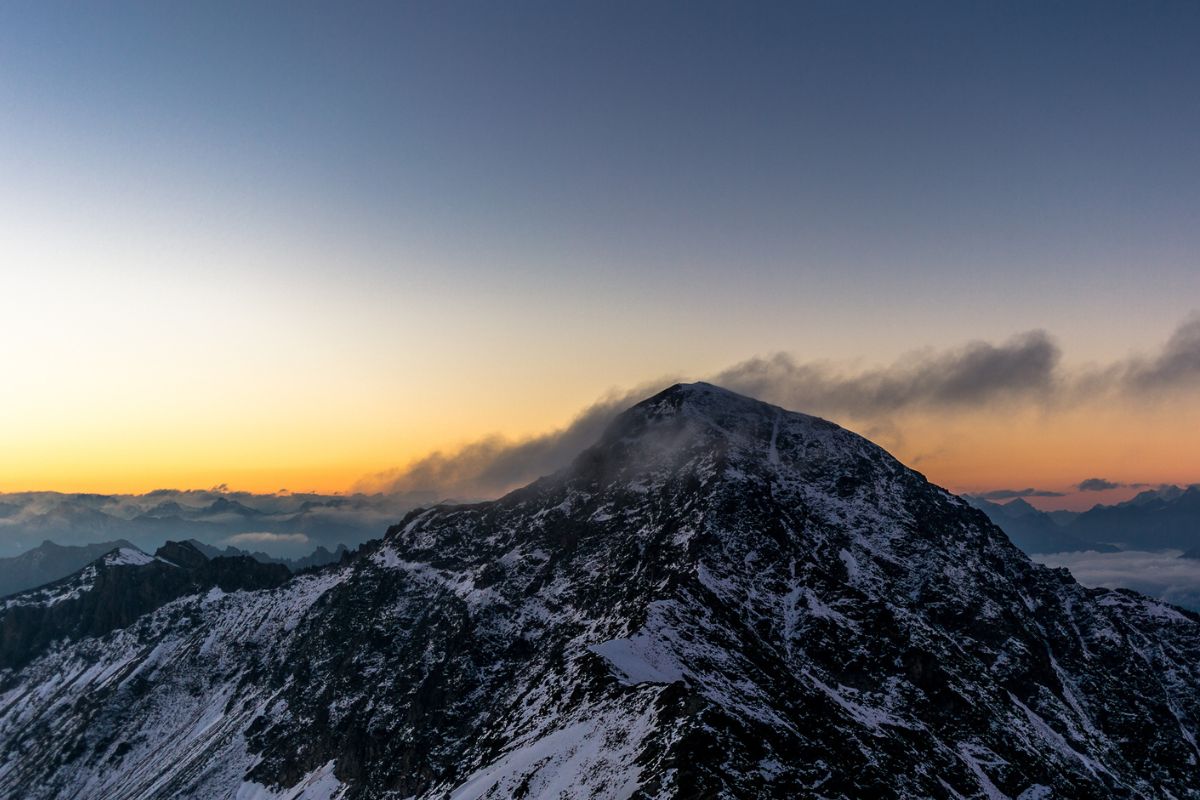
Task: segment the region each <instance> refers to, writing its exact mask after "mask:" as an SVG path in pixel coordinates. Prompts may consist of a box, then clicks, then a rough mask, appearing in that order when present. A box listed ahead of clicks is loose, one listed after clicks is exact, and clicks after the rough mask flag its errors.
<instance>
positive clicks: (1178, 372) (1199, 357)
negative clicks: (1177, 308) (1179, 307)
mask: <svg viewBox="0 0 1200 800" xmlns="http://www.w3.org/2000/svg"><path fill="white" fill-rule="evenodd" d="M1121 381H1122V382H1123V384H1124V386H1125V388H1126V389H1127V390H1129V391H1141V392H1145V391H1153V392H1157V391H1161V390H1164V389H1173V388H1178V387H1180V386H1200V314H1192V315H1191V316H1190V317H1188V319H1187V320H1185V321H1184V323H1183V324H1182V325H1180V326H1179V327H1178V328H1176V329H1175V332H1174V333H1173V334H1171V338H1170V339H1168V340H1167V343H1166V345H1165V346H1164V347H1163V350H1162V352H1161V353H1160V354H1159V355H1157V356H1155V357H1153V358H1133V359H1130V360H1129V361H1128V362H1127V363H1126V364H1125V365H1124V369H1123V374H1122V375H1121Z"/></svg>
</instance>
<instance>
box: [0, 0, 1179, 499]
mask: <svg viewBox="0 0 1200 800" xmlns="http://www.w3.org/2000/svg"><path fill="white" fill-rule="evenodd" d="M1198 42H1200V5H1197V4H1195V3H1184V2H1146V3H1135V2H1128V3H1102V2H1101V3H1095V2H1089V3H1034V2H1028V3H999V2H965V3H964V2H947V3H925V2H919V3H890V2H887V3H885V2H880V3H856V2H809V3H781V4H772V3H763V4H753V5H747V4H740V3H712V4H710V3H679V4H674V3H649V4H646V3H623V2H616V3H599V2H596V3H560V2H546V3H527V2H517V3H492V2H478V3H457V2H451V3H386V4H385V3H380V4H358V3H337V4H335V3H291V2H288V3H282V2H281V3H228V4H226V3H219V2H205V3H150V2H147V3H95V4H77V3H61V4H60V3H55V2H44V1H43V2H36V3H21V2H13V3H4V4H3V5H0V270H2V278H3V282H2V289H3V291H0V342H2V347H3V349H2V350H0V353H2V360H0V364H2V365H3V377H2V382H0V387H2V390H0V491H15V490H33V489H55V490H69V491H83V490H86V491H102V492H115V491H146V490H150V489H153V488H158V487H167V486H171V487H180V488H187V487H207V486H211V485H214V484H218V483H227V484H229V485H230V486H231V487H235V488H240V489H249V490H255V491H273V490H277V489H280V488H284V487H286V488H289V489H292V490H310V489H316V490H321V491H347V490H351V489H353V488H363V487H369V486H370V485H371V481H372V477H371V476H379V475H380V474H381V473H382V474H384V475H387V474H391V473H389V471H390V470H395V469H396V468H403V467H404V466H405V465H406V464H408V463H409V462H412V461H414V460H416V459H419V458H421V457H422V456H424V455H426V454H428V453H430V452H431V451H435V450H441V451H443V452H447V453H453V452H454V451H455V450H456V449H457V448H460V447H462V446H463V445H466V444H469V443H471V442H476V441H478V440H480V439H482V438H484V437H488V436H492V435H498V436H501V437H507V439H510V440H520V439H522V438H523V437H529V436H534V435H538V434H543V433H546V432H548V431H553V430H556V429H560V428H564V427H565V426H568V425H569V424H570V423H571V422H572V420H573V419H575V417H576V415H578V414H579V413H580V412H581V411H582V410H583V409H585V408H587V407H589V406H591V405H592V404H593V403H595V402H597V401H598V400H600V399H603V398H610V399H612V398H621V397H623V396H625V394H626V393H628V392H631V391H634V390H636V389H638V388H641V387H650V388H652V387H655V386H658V385H665V383H666V382H668V381H670V380H673V379H677V378H686V379H717V378H719V377H721V376H725V377H726V378H728V379H729V380H730V381H733V382H734V383H735V384H737V385H736V386H735V387H734V388H746V389H747V390H749V389H750V388H753V387H757V388H758V391H757V393H758V394H760V395H762V396H764V397H765V399H768V400H772V401H773V402H779V403H781V404H785V405H792V407H794V408H796V410H801V411H812V412H814V413H820V414H821V415H823V416H826V417H829V418H831V419H834V420H836V421H839V422H842V423H843V424H845V425H847V426H848V427H850V428H852V429H854V430H858V431H860V432H863V433H866V434H867V435H870V436H872V438H875V439H876V440H877V441H879V442H880V443H881V444H884V445H885V446H887V447H889V448H890V449H892V450H893V452H895V453H896V455H897V456H899V457H900V458H901V459H902V460H905V461H907V462H908V463H910V464H912V465H914V466H915V467H916V468H917V469H920V470H922V471H923V472H925V473H926V474H927V475H928V476H929V477H930V478H931V479H933V480H935V481H936V482H938V483H941V484H943V485H946V486H948V487H949V488H951V489H954V490H958V491H988V490H998V489H1025V488H1034V489H1038V490H1039V491H1042V492H1046V493H1049V492H1055V493H1062V495H1063V496H1048V497H1041V498H1036V499H1035V501H1036V502H1038V503H1040V504H1041V505H1042V506H1043V507H1063V506H1071V507H1077V506H1079V505H1090V504H1091V503H1092V502H1095V501H1097V500H1101V499H1116V498H1119V497H1124V496H1128V495H1129V494H1131V493H1132V492H1133V491H1136V490H1137V488H1140V487H1141V486H1142V485H1153V484H1157V483H1163V482H1173V483H1191V482H1197V481H1200V322H1197V317H1196V316H1194V315H1195V313H1196V312H1197V310H1198V309H1200V45H1198ZM1039 331H1040V332H1044V333H1038V332H1039ZM1031 332H1032V333H1031ZM1014 337H1016V338H1014ZM973 342H974V343H976V344H974V345H972V344H971V343H973ZM983 343H987V344H983ZM781 353H782V354H786V356H787V358H786V359H783V360H775V361H768V360H767V359H770V357H771V356H773V355H774V354H781ZM755 358H759V359H763V360H762V361H757V362H755V361H751V360H752V359H755ZM747 362H749V363H747ZM764 365H768V366H770V365H774V366H770V368H769V369H766V368H765V367H764ZM756 370H757V371H756ZM763 374H766V375H767V377H766V378H764V379H762V380H760V381H759V382H758V383H755V382H754V381H755V380H757V379H756V378H755V377H754V376H756V375H758V376H760V377H761V375H763ZM946 374H949V375H950V376H951V377H950V378H944V377H943V376H944V375H946ZM930 387H933V388H930ZM867 395H870V397H871V398H872V402H866V401H864V400H862V399H861V398H863V397H864V396H867ZM800 401H803V402H805V403H806V405H807V406H808V407H800V406H796V405H794V403H795V402H800ZM614 402H616V400H614ZM1088 478H1103V479H1105V480H1106V481H1109V482H1112V483H1116V484H1123V485H1122V486H1118V487H1116V488H1113V489H1110V490H1108V491H1105V492H1084V493H1080V492H1078V491H1076V487H1077V485H1078V484H1079V482H1080V481H1083V480H1085V479H1088Z"/></svg>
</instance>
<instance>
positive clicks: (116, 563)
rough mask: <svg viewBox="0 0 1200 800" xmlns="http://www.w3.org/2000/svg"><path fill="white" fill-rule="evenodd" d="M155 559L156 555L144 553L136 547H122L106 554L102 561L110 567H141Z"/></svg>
mask: <svg viewBox="0 0 1200 800" xmlns="http://www.w3.org/2000/svg"><path fill="white" fill-rule="evenodd" d="M153 560H154V556H151V555H148V554H146V553H143V552H142V551H141V550H139V549H137V548H136V547H121V548H118V549H116V550H113V551H112V552H111V553H108V554H107V555H105V556H104V557H103V558H102V559H101V562H102V563H103V564H104V565H105V566H109V567H139V566H142V565H144V564H149V563H150V562H151V561H153Z"/></svg>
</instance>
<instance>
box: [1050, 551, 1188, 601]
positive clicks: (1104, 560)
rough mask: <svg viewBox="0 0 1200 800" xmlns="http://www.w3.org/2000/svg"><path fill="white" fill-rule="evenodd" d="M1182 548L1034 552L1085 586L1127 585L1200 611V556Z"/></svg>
mask: <svg viewBox="0 0 1200 800" xmlns="http://www.w3.org/2000/svg"><path fill="white" fill-rule="evenodd" d="M1180 554H1181V551H1179V550H1165V551H1161V552H1147V551H1142V550H1125V551H1123V552H1120V553H1096V552H1091V551H1089V552H1083V553H1054V554H1053V555H1035V556H1033V560H1034V561H1038V562H1040V563H1042V564H1045V565H1046V566H1048V567H1066V568H1067V569H1069V570H1070V571H1071V574H1072V575H1074V576H1075V580H1077V581H1079V582H1080V583H1082V584H1083V585H1084V586H1091V587H1097V586H1101V587H1104V588H1108V589H1116V588H1125V589H1133V590H1135V591H1139V592H1142V593H1143V594H1148V595H1150V596H1151V597H1157V598H1158V599H1160V600H1165V601H1167V602H1168V603H1174V604H1176V605H1180V606H1185V607H1187V608H1191V609H1195V610H1200V559H1194V558H1180V557H1179V556H1180Z"/></svg>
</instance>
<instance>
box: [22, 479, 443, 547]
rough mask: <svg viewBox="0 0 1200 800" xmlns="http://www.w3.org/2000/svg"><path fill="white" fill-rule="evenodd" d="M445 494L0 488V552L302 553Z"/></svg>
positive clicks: (358, 534)
mask: <svg viewBox="0 0 1200 800" xmlns="http://www.w3.org/2000/svg"><path fill="white" fill-rule="evenodd" d="M441 499H442V498H438V497H430V496H425V495H424V494H414V495H395V494H392V495H385V494H374V495H365V494H352V495H321V494H311V493H308V494H293V493H279V494H253V493H249V492H227V491H223V490H207V491H179V490H174V489H169V490H159V491H154V492H149V493H147V494H142V495H104V494H62V493H59V492H21V493H10V494H0V557H3V556H15V555H18V554H20V553H23V552H25V551H28V550H30V549H32V548H34V547H35V546H37V545H38V544H40V543H41V542H44V541H46V540H50V541H53V542H55V543H57V544H59V545H63V546H77V545H87V546H91V545H94V544H96V543H111V542H114V541H117V540H121V541H124V542H127V543H130V544H133V545H135V546H137V547H139V548H141V549H142V550H145V551H148V552H153V551H154V549H155V548H157V547H159V546H161V545H162V544H163V543H164V542H166V541H168V540H172V541H183V540H196V541H199V542H203V543H205V544H208V545H212V546H216V547H218V548H223V547H226V546H229V545H232V546H234V547H236V548H238V549H239V550H254V551H261V552H263V553H266V554H268V555H269V556H271V557H273V558H299V557H303V556H305V555H307V554H309V553H311V552H312V550H313V548H314V547H317V546H318V545H319V546H323V547H325V548H326V549H327V550H330V551H332V550H334V549H335V548H336V547H337V546H338V545H339V544H344V545H346V546H348V547H355V546H356V545H359V544H361V543H362V542H365V541H367V540H368V539H370V538H372V537H378V536H379V531H381V530H383V529H384V528H385V527H387V525H388V523H389V521H391V520H394V519H395V518H396V517H398V516H401V515H403V514H404V513H405V512H406V511H408V510H410V509H412V508H414V507H416V506H417V505H420V504H422V503H429V502H435V501H437V500H441Z"/></svg>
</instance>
